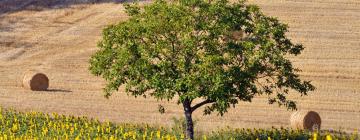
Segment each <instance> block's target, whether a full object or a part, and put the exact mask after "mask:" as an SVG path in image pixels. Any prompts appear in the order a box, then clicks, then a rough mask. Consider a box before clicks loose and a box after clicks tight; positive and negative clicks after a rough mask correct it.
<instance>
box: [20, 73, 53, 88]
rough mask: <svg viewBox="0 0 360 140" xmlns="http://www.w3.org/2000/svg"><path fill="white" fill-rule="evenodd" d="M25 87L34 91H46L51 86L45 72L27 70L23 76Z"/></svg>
mask: <svg viewBox="0 0 360 140" xmlns="http://www.w3.org/2000/svg"><path fill="white" fill-rule="evenodd" d="M23 87H24V88H27V89H30V90H33V91H45V90H47V88H48V87H49V78H48V77H47V76H46V75H45V74H43V73H37V72H27V73H26V74H25V75H24V78H23Z"/></svg>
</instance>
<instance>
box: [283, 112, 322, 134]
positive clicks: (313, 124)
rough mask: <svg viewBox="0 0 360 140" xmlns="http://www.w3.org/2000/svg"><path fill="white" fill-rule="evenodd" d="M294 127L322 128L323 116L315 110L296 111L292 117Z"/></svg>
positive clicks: (291, 121)
mask: <svg viewBox="0 0 360 140" xmlns="http://www.w3.org/2000/svg"><path fill="white" fill-rule="evenodd" d="M290 125H291V127H292V128H293V129H307V130H311V131H313V130H320V126H321V118H320V115H319V114H318V113H316V112H315V111H296V112H295V113H293V114H292V115H291V117H290Z"/></svg>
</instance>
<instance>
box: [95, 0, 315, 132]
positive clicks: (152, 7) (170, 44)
mask: <svg viewBox="0 0 360 140" xmlns="http://www.w3.org/2000/svg"><path fill="white" fill-rule="evenodd" d="M125 7H126V12H127V14H128V15H129V19H128V20H126V21H124V22H120V23H118V24H116V25H110V26H108V27H107V28H105V29H104V31H103V38H102V40H101V41H100V42H99V43H98V48H99V50H98V51H97V52H96V53H95V54H94V55H93V56H92V57H91V60H90V70H91V72H92V73H93V74H94V75H96V76H101V77H103V78H104V79H105V80H106V83H107V84H106V87H105V88H104V91H105V96H106V97H109V96H110V95H111V94H112V93H113V92H114V91H117V90H118V88H119V86H121V85H123V84H124V85H126V88H125V89H126V92H127V93H128V94H130V95H133V96H135V97H137V96H143V97H148V96H152V97H154V98H156V99H160V100H163V99H165V100H171V99H176V100H177V101H178V104H181V105H182V106H183V108H184V113H185V118H186V122H187V134H186V135H187V137H188V138H190V139H193V138H194V136H193V135H194V131H193V121H192V113H193V112H194V111H195V110H197V109H198V108H200V107H202V106H205V108H204V114H210V113H212V112H214V111H215V112H217V113H218V114H219V115H223V114H224V113H226V112H227V110H228V108H229V107H231V106H234V107H235V105H236V104H237V103H238V102H239V101H245V102H251V100H252V99H253V98H254V97H255V96H260V95H263V96H267V97H268V98H269V103H270V104H273V103H277V104H279V105H280V106H285V107H286V108H288V109H296V102H295V101H292V100H289V99H287V95H288V94H289V92H291V91H296V93H299V94H300V95H301V96H302V95H307V94H308V92H309V91H312V90H314V89H315V87H314V86H313V85H311V83H310V81H303V80H301V79H300V77H299V75H298V74H297V72H298V71H299V70H298V69H296V68H294V67H293V65H292V63H291V61H290V60H289V59H288V58H287V57H288V56H291V55H294V56H296V55H298V54H300V53H301V51H302V50H303V49H304V48H303V46H302V45H301V44H294V43H292V42H291V40H290V39H289V38H287V37H286V35H285V33H286V32H287V31H288V30H287V28H288V27H287V25H286V24H283V23H281V22H279V20H278V19H276V18H274V17H269V16H266V15H264V14H263V13H262V12H261V11H260V10H259V8H258V7H257V6H254V5H247V4H246V3H245V2H244V1H242V0H239V1H238V2H233V3H231V2H228V1H227V0H173V1H171V2H167V1H165V0H156V1H155V2H153V3H151V4H148V5H145V6H144V7H140V6H139V5H138V4H125ZM195 99H201V100H202V101H201V102H195V101H194V100H195Z"/></svg>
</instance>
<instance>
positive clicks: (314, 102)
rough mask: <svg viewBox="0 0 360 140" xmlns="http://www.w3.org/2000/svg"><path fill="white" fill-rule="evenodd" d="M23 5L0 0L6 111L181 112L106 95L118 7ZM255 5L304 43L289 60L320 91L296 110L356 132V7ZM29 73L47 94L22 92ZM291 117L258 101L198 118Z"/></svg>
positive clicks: (124, 117) (339, 1)
mask: <svg viewBox="0 0 360 140" xmlns="http://www.w3.org/2000/svg"><path fill="white" fill-rule="evenodd" d="M24 1H25V0H16V1H12V0H1V1H0V12H1V13H0V106H3V107H6V108H15V109H17V110H22V111H29V110H36V111H42V112H57V113H61V114H71V115H86V116H90V117H95V118H98V119H100V120H111V121H115V122H135V123H149V124H160V125H170V124H171V123H172V120H171V118H172V117H182V116H183V114H182V113H183V110H182V106H180V105H177V104H176V103H175V102H165V101H164V102H162V105H164V106H165V107H166V112H165V114H160V113H159V112H158V108H157V106H158V104H159V103H158V102H157V101H156V100H154V99H143V98H137V99H136V98H134V97H128V96H127V95H126V94H125V93H124V92H123V90H122V89H121V90H120V91H119V92H118V93H116V94H114V95H113V96H111V97H110V99H105V98H104V96H103V93H102V88H103V86H104V82H103V80H102V79H100V78H98V77H94V76H93V75H91V74H90V73H89V71H88V66H89V63H88V60H89V58H90V56H91V55H92V54H93V53H94V52H95V51H96V43H97V41H98V40H99V39H100V37H101V31H102V28H104V27H105V26H106V25H108V24H112V23H116V22H118V21H122V20H126V15H125V13H124V12H123V6H122V5H121V3H119V2H113V1H105V2H96V3H94V2H93V3H89V2H82V3H67V1H63V2H61V1H60V2H59V1H58V2H56V1H54V2H52V3H41V2H39V1H37V2H36V1H35V0H30V1H26V3H24ZM16 2H19V3H22V4H16ZM249 2H250V3H255V4H258V5H259V6H260V7H261V8H262V9H263V11H264V12H265V13H266V14H268V15H272V16H276V17H279V19H280V20H282V21H283V22H285V23H288V25H289V26H290V33H289V35H290V36H291V38H292V39H293V40H294V42H301V43H303V45H304V46H305V47H306V49H305V51H304V52H303V54H301V55H300V56H298V57H296V58H292V60H293V61H294V64H295V65H296V66H297V67H298V68H300V69H302V70H303V71H302V72H301V76H302V77H303V78H304V79H307V80H312V81H313V84H314V85H315V86H316V87H317V90H316V91H314V92H312V93H311V94H310V95H309V96H306V97H300V96H298V95H292V96H291V98H292V99H296V100H297V101H298V108H299V109H300V110H313V111H316V112H318V113H319V114H320V116H321V128H322V129H336V130H337V129H342V130H345V131H348V132H352V131H354V130H355V129H360V1H359V0H313V1H305V0H271V1H268V0H250V1H249ZM30 69H31V70H38V71H41V72H43V73H46V74H47V76H48V78H49V81H51V82H50V85H49V88H48V91H30V90H27V89H24V88H23V87H22V79H23V73H24V72H26V71H27V70H30ZM292 113H293V112H291V111H287V110H286V109H285V108H279V107H278V106H277V105H271V106H270V105H268V104H267V98H266V97H257V98H256V99H255V100H253V103H241V104H239V105H238V106H237V108H235V109H231V110H230V111H229V113H227V114H225V116H224V117H218V116H216V114H214V115H211V116H202V112H201V111H198V112H195V120H198V121H197V128H196V129H198V130H213V129H216V128H218V127H225V126H231V127H240V128H242V127H245V128H254V127H256V128H270V127H272V126H275V127H280V126H284V127H290V122H289V119H290V116H291V114H292Z"/></svg>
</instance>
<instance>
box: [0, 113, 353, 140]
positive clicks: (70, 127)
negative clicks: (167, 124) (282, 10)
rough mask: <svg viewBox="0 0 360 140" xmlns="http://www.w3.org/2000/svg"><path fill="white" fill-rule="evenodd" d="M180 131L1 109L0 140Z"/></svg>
mask: <svg viewBox="0 0 360 140" xmlns="http://www.w3.org/2000/svg"><path fill="white" fill-rule="evenodd" d="M176 130H179V129H170V128H164V127H154V126H149V125H147V124H125V123H124V124H116V123H112V122H100V121H98V120H96V119H89V118H87V117H75V116H65V115H59V114H56V113H53V114H45V113H41V112H17V111H15V110H12V109H10V110H9V109H3V108H0V140H13V139H19V140H22V139H34V140H37V139H39V140H43V139H52V140H53V139H54V140H67V139H75V140H80V139H81V140H83V139H95V140H103V139H104V140H115V139H116V140H117V139H124V140H125V139H130V140H138V139H139V140H152V139H156V140H182V139H185V136H184V134H183V132H181V131H180V132H179V131H176ZM196 138H198V139H204V140H207V139H229V140H235V139H236V140H238V139H239V140H241V139H244V140H287V139H289V140H291V139H299V140H308V139H311V140H338V139H340V140H358V139H359V136H358V135H357V134H347V133H335V132H333V133H330V132H307V131H301V130H290V129H275V128H273V129H268V130H263V129H223V130H219V131H216V132H212V133H209V134H205V135H203V134H202V135H198V136H197V137H196Z"/></svg>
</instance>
